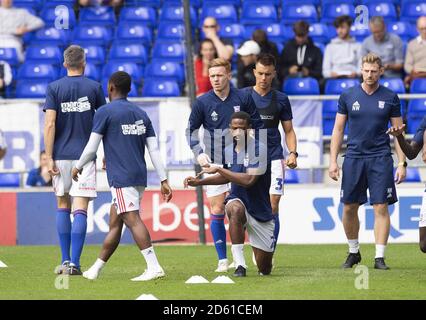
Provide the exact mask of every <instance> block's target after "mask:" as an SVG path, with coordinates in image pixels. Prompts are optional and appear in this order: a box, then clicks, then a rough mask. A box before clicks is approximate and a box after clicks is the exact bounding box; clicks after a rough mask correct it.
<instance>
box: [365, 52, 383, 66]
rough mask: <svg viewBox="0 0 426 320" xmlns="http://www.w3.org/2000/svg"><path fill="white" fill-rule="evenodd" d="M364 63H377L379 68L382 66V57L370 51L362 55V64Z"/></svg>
mask: <svg viewBox="0 0 426 320" xmlns="http://www.w3.org/2000/svg"><path fill="white" fill-rule="evenodd" d="M364 63H370V64H377V65H378V66H379V68H383V63H382V59H380V57H379V56H378V55H377V54H374V53H371V52H370V53H368V54H367V55H365V56H364V57H362V65H364Z"/></svg>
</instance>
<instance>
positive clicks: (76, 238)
mask: <svg viewBox="0 0 426 320" xmlns="http://www.w3.org/2000/svg"><path fill="white" fill-rule="evenodd" d="M73 215H74V221H73V223H72V229H71V263H72V264H73V265H75V266H77V267H80V257H81V253H82V251H83V245H84V240H85V239H86V229H87V212H86V211H85V210H75V211H74V212H73Z"/></svg>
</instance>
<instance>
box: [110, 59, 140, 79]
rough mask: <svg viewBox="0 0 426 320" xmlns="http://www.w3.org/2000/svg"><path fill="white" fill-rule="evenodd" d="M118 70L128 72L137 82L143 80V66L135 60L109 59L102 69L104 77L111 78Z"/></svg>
mask: <svg viewBox="0 0 426 320" xmlns="http://www.w3.org/2000/svg"><path fill="white" fill-rule="evenodd" d="M117 71H125V72H127V73H128V74H129V75H130V76H131V77H132V81H135V82H136V83H137V84H138V83H140V82H141V79H142V68H141V67H140V66H138V65H137V64H136V63H133V62H122V61H109V62H108V63H107V64H106V65H105V66H104V67H103V69H102V77H104V78H107V79H109V77H110V76H111V75H112V74H113V73H114V72H117Z"/></svg>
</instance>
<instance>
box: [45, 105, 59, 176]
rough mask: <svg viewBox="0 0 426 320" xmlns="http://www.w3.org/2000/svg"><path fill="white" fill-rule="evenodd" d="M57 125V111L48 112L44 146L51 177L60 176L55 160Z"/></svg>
mask: <svg viewBox="0 0 426 320" xmlns="http://www.w3.org/2000/svg"><path fill="white" fill-rule="evenodd" d="M55 123H56V111H55V110H46V117H45V122H44V145H45V148H46V149H45V151H46V156H47V159H48V160H47V161H48V163H47V168H48V172H49V174H50V175H51V176H56V175H58V174H59V170H58V168H57V167H56V165H55V161H54V160H53V144H54V142H55Z"/></svg>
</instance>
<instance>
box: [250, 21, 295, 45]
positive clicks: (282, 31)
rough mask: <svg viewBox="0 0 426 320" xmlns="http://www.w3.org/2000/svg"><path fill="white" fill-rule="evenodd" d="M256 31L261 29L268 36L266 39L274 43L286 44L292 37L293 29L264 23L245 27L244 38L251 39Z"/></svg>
mask: <svg viewBox="0 0 426 320" xmlns="http://www.w3.org/2000/svg"><path fill="white" fill-rule="evenodd" d="M256 29H262V30H264V31H265V32H266V34H267V35H268V39H269V40H270V41H273V42H275V43H280V42H287V41H288V40H290V39H291V38H293V37H294V32H293V28H292V27H290V26H285V25H283V24H278V23H264V24H261V25H247V26H245V32H246V34H245V37H246V39H251V37H252V34H253V32H254V31H255V30H256Z"/></svg>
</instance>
